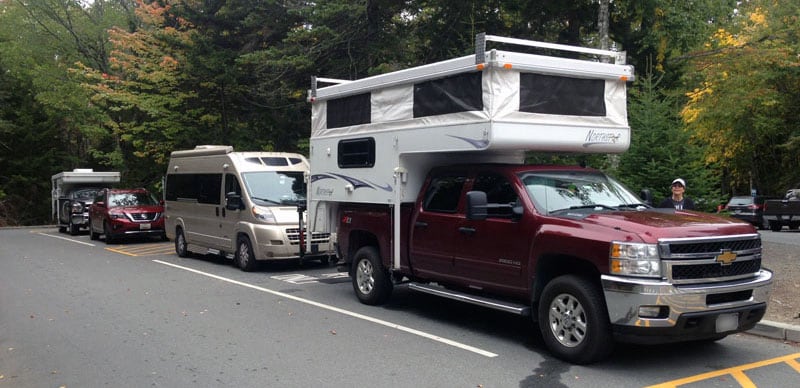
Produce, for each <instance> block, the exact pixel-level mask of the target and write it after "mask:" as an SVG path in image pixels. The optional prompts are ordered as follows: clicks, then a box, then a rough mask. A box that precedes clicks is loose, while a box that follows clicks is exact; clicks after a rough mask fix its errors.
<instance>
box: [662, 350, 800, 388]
mask: <svg viewBox="0 0 800 388" xmlns="http://www.w3.org/2000/svg"><path fill="white" fill-rule="evenodd" d="M798 358H800V353H795V354H789V355H786V356H782V357H776V358H772V359H769V360H763V361H757V362H753V363H750V364H745V365H739V366H734V367H731V368H726V369H720V370H716V371H713V372H707V373H702V374H699V375H694V376H689V377H684V378H682V379H677V380H672V381H668V382H666V383H661V384H656V385H651V386H649V387H647V388H673V387H679V386H681V385H686V384H692V383H697V382H700V381H703V380H709V379H713V378H717V377H721V376H725V375H730V376H732V377H733V378H734V379H735V380H736V382H737V383H739V385H740V386H741V387H743V388H752V387H755V386H756V385H755V384H754V383H753V381H751V380H750V378H749V377H747V375H746V374H745V373H744V372H745V371H747V370H751V369H756V368H760V367H764V366H768V365H773V364H779V363H785V364H787V365H789V366H790V367H792V368H793V369H794V370H796V371H798V372H800V363H798V362H797V359H798Z"/></svg>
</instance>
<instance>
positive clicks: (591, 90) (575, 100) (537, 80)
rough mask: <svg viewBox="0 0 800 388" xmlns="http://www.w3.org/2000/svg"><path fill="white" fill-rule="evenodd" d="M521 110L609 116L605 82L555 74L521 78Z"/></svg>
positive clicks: (553, 113)
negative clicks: (607, 114)
mask: <svg viewBox="0 0 800 388" xmlns="http://www.w3.org/2000/svg"><path fill="white" fill-rule="evenodd" d="M519 88H520V91H519V110H520V112H528V113H543V114H551V115H567V116H600V117H603V116H605V115H606V104H605V81H603V80H599V79H583V78H569V77H561V76H554V75H544V74H533V73H522V74H520V75H519Z"/></svg>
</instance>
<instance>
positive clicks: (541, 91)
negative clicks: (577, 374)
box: [308, 34, 772, 364]
mask: <svg viewBox="0 0 800 388" xmlns="http://www.w3.org/2000/svg"><path fill="white" fill-rule="evenodd" d="M487 42H495V43H500V44H504V45H510V46H514V47H519V46H524V47H523V48H524V49H525V50H523V51H526V52H525V53H521V52H514V51H501V50H498V49H491V50H488V51H487V50H486V45H487ZM504 47H505V46H504ZM475 48H476V49H475V54H474V55H468V56H464V57H460V58H455V59H452V60H447V61H442V62H438V63H433V64H428V65H423V66H419V67H414V68H410V69H406V70H400V71H396V72H392V73H387V74H382V75H376V76H372V77H368V78H364V79H359V80H354V81H343V80H336V79H331V78H314V79H312V86H311V89H310V90H309V96H308V100H309V102H310V103H311V114H312V117H311V121H312V128H311V139H310V158H309V159H310V162H311V173H310V174H311V176H310V183H309V187H308V206H309V208H308V210H309V215H308V221H309V226H308V234H309V236H311V235H313V234H325V235H328V234H330V235H331V236H332V238H333V239H335V240H334V241H335V247H336V251H337V254H338V256H339V259H340V263H341V264H340V267H341V268H342V269H343V270H345V271H348V272H349V274H350V277H351V281H352V286H353V290H354V292H355V294H356V296H357V298H358V299H359V300H360V301H361V302H363V303H365V304H380V303H383V302H385V301H386V300H387V299H388V298H389V297H390V296H391V292H392V290H393V288H394V287H395V286H400V285H403V286H406V287H408V288H410V289H412V290H415V291H420V292H425V293H431V294H435V295H438V296H442V297H445V298H450V299H454V300H458V301H462V302H466V303H473V304H478V305H481V306H485V307H487V308H494V309H499V310H503V311H507V312H509V313H513V314H519V315H527V316H531V318H532V319H533V321H535V322H536V323H537V326H538V328H539V331H540V333H541V335H542V338H543V341H544V344H545V345H546V346H547V348H548V349H549V351H550V352H552V353H553V354H554V355H555V356H557V357H559V358H561V359H564V360H566V361H569V362H573V363H578V364H584V363H591V362H596V361H599V360H602V359H603V358H605V357H607V356H608V355H609V354H610V353H611V350H612V349H613V344H614V342H615V341H617V340H618V341H630V342H638V343H658V342H674V341H691V340H701V341H716V340H719V339H722V338H724V337H725V336H727V335H729V334H732V333H736V332H741V331H744V330H748V329H750V328H752V327H754V326H755V324H756V323H757V322H758V321H759V320H760V319H761V318H762V317H763V315H764V313H765V312H766V308H767V301H768V295H769V291H770V288H771V284H772V273H771V272H770V271H768V270H766V269H764V268H762V267H761V254H762V250H761V239H760V236H759V234H758V233H757V231H756V230H755V229H754V228H753V227H752V226H751V225H749V224H747V223H744V222H740V221H737V220H733V219H730V218H724V217H718V216H715V215H710V214H704V213H700V212H693V211H683V210H675V209H654V208H652V207H651V206H649V205H647V204H646V203H645V202H643V201H642V200H641V199H640V198H638V197H637V196H636V195H634V194H632V193H631V192H630V191H629V190H628V189H627V188H625V187H624V186H623V185H622V184H620V183H619V182H618V181H616V180H615V179H614V178H612V177H609V176H608V175H606V174H604V173H603V172H601V171H598V170H594V169H591V168H585V167H581V166H531V165H525V164H524V156H525V153H526V152H537V151H539V152H570V153H604V154H608V153H621V152H624V151H626V150H627V149H628V147H629V145H630V138H631V136H630V128H629V126H628V120H627V108H626V84H627V82H629V81H632V80H633V79H634V71H633V68H632V67H631V66H628V65H626V64H625V54H624V53H620V52H615V51H604V50H596V49H589V48H581V47H573V46H565V45H555V44H549V43H542V42H534V41H528V40H520V39H511V38H503V37H497V36H488V35H484V34H479V35H478V36H477V37H476V42H475ZM541 49H544V50H546V51H547V52H548V53H553V52H566V53H567V54H569V56H570V58H563V57H556V56H553V55H542V54H531V53H529V52H527V51H531V50H541ZM601 58H603V60H600V59H601ZM323 83H325V84H329V85H328V86H324V87H320V84H323Z"/></svg>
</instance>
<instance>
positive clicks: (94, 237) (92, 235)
mask: <svg viewBox="0 0 800 388" xmlns="http://www.w3.org/2000/svg"><path fill="white" fill-rule="evenodd" d="M99 238H100V233H95V232H94V228H93V227H92V224H89V240H97V239H99Z"/></svg>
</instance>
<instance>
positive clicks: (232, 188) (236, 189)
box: [225, 174, 242, 195]
mask: <svg viewBox="0 0 800 388" xmlns="http://www.w3.org/2000/svg"><path fill="white" fill-rule="evenodd" d="M229 193H234V194H237V195H242V187H241V186H239V180H238V179H236V175H233V174H225V194H226V195H227V194H229Z"/></svg>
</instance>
